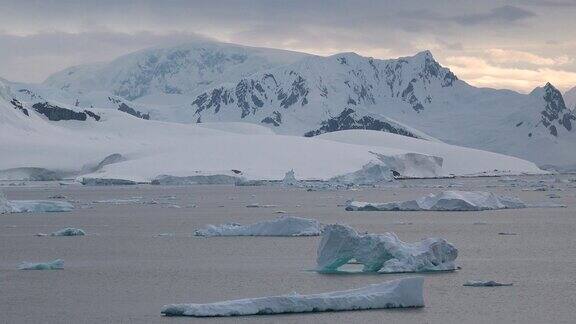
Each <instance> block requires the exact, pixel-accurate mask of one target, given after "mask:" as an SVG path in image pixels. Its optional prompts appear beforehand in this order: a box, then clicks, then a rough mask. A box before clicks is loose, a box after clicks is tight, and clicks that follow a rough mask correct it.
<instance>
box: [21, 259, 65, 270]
mask: <svg viewBox="0 0 576 324" xmlns="http://www.w3.org/2000/svg"><path fill="white" fill-rule="evenodd" d="M62 269H64V260H60V259H57V260H54V261H52V262H37V263H36V262H22V263H21V264H20V265H19V266H18V270H62Z"/></svg>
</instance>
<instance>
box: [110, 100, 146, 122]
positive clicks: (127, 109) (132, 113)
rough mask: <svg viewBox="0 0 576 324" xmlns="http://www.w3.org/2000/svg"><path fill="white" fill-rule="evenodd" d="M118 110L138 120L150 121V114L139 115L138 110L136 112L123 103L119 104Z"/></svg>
mask: <svg viewBox="0 0 576 324" xmlns="http://www.w3.org/2000/svg"><path fill="white" fill-rule="evenodd" d="M118 110H120V111H122V112H125V113H128V114H130V115H132V116H135V117H138V118H142V119H146V120H149V119H150V114H149V113H146V114H144V113H141V112H139V111H138V110H136V109H134V108H131V107H130V106H128V105H127V104H125V103H121V104H120V105H119V106H118Z"/></svg>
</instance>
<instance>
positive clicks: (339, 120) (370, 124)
mask: <svg viewBox="0 0 576 324" xmlns="http://www.w3.org/2000/svg"><path fill="white" fill-rule="evenodd" d="M345 129H367V130H377V131H384V132H388V133H394V134H398V135H404V136H409V137H414V138H418V136H416V135H415V134H413V133H411V132H410V131H408V130H406V129H404V128H402V127H401V126H398V125H392V124H391V123H389V122H386V121H382V120H378V119H375V118H373V117H370V116H359V114H358V113H356V112H355V111H354V110H353V109H351V108H347V109H344V110H343V111H342V112H341V113H340V115H338V116H336V117H333V118H330V119H327V120H324V121H322V122H321V126H320V128H318V129H316V130H312V131H309V132H306V133H305V134H304V136H306V137H312V136H316V135H320V134H324V133H329V132H335V131H339V130H345Z"/></svg>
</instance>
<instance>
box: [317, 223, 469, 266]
mask: <svg viewBox="0 0 576 324" xmlns="http://www.w3.org/2000/svg"><path fill="white" fill-rule="evenodd" d="M457 257H458V250H457V249H456V248H455V247H454V246H453V245H452V244H450V243H448V242H447V241H446V240H444V239H441V238H428V239H424V240H422V241H420V242H416V243H406V242H403V241H401V240H400V239H398V237H397V236H396V234H394V233H385V234H363V235H361V234H358V233H357V232H356V231H355V230H354V229H353V228H351V227H349V226H345V225H327V226H326V227H324V229H323V231H322V240H321V241H320V245H319V246H318V252H317V258H316V263H317V270H318V271H320V272H331V271H336V270H338V268H340V267H341V266H343V265H344V264H346V263H348V262H349V261H350V260H352V259H354V260H356V263H358V264H362V265H363V266H364V267H363V270H362V271H364V272H381V273H392V272H428V271H448V270H455V269H456V265H455V260H456V258H457Z"/></svg>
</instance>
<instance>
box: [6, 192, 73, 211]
mask: <svg viewBox="0 0 576 324" xmlns="http://www.w3.org/2000/svg"><path fill="white" fill-rule="evenodd" d="M72 209H74V206H73V205H72V204H71V203H69V202H67V201H50V200H7V199H6V197H5V196H4V195H3V193H2V192H0V214H4V213H38V212H68V211H71V210H72Z"/></svg>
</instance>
